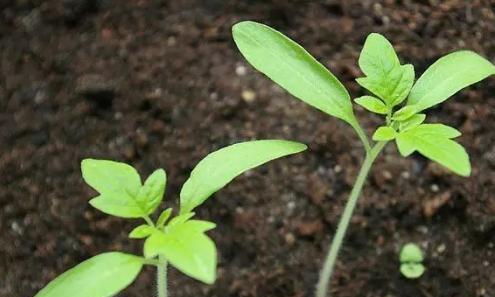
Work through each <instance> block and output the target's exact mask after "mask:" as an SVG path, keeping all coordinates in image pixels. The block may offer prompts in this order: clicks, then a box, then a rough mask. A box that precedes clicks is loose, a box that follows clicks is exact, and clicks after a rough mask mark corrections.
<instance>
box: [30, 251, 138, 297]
mask: <svg viewBox="0 0 495 297" xmlns="http://www.w3.org/2000/svg"><path fill="white" fill-rule="evenodd" d="M142 266H143V259H142V258H140V257H136V256H134V255H128V254H123V253H119V252H110V253H104V254H100V255H98V256H94V257H92V258H90V259H88V260H86V261H84V262H82V263H80V264H79V265H77V266H75V267H73V268H71V269H69V270H68V271H66V272H64V273H63V274H61V275H60V276H58V277H57V278H56V279H54V280H53V281H51V282H50V283H49V284H48V285H47V286H46V287H44V288H43V289H42V290H41V291H40V292H38V294H36V295H35V297H62V296H70V297H110V296H115V295H116V294H117V293H118V292H120V291H121V290H123V289H124V288H126V287H127V286H129V285H130V284H131V283H132V282H133V281H134V279H135V278H136V276H137V275H138V274H139V272H140V271H141V268H142Z"/></svg>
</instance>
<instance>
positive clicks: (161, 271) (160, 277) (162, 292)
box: [156, 256, 168, 297]
mask: <svg viewBox="0 0 495 297" xmlns="http://www.w3.org/2000/svg"><path fill="white" fill-rule="evenodd" d="M158 259H159V262H160V263H159V264H158V266H157V274H156V280H157V291H158V297H167V296H168V293H167V261H166V260H165V259H164V258H163V256H159V257H158Z"/></svg>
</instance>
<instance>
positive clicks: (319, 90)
mask: <svg viewBox="0 0 495 297" xmlns="http://www.w3.org/2000/svg"><path fill="white" fill-rule="evenodd" d="M232 34H233V37H234V41H235V43H236V45H237V47H238V48H239V50H240V51H241V53H242V55H243V56H244V57H245V58H246V60H247V61H248V62H249V63H250V64H251V65H252V66H253V67H254V68H256V69H257V70H258V71H260V72H262V73H264V74H265V75H266V76H268V77H269V78H270V79H272V80H273V81H274V82H276V83H277V84H279V85H280V86H281V87H282V88H284V89H285V90H287V91H288V92H289V93H290V94H292V95H293V96H295V97H297V98H299V99H300V100H302V101H304V102H306V103H308V104H309V105H311V106H313V107H315V108H317V109H319V110H321V111H323V112H325V113H327V114H329V115H332V116H334V117H337V118H340V119H342V120H344V121H346V122H348V123H350V124H351V125H352V124H355V123H356V121H357V120H356V118H355V116H354V113H353V111H352V104H351V101H350V96H349V93H348V92H347V90H346V89H345V87H344V86H343V85H342V83H341V82H340V81H339V80H338V79H337V78H336V77H335V76H334V75H333V74H332V73H331V72H330V71H329V70H328V69H327V68H325V66H323V65H322V64H321V63H319V62H318V61H317V60H316V59H315V58H313V57H312V56H311V55H310V54H309V53H308V52H307V51H306V50H305V49H304V48H303V47H301V46H300V45H299V44H297V43H296V42H294V41H292V40H291V39H290V38H288V37H287V36H285V35H283V34H282V33H280V32H278V31H276V30H274V29H272V28H270V27H268V26H266V25H263V24H260V23H256V22H251V21H245V22H240V23H237V24H235V25H234V26H233V27H232Z"/></svg>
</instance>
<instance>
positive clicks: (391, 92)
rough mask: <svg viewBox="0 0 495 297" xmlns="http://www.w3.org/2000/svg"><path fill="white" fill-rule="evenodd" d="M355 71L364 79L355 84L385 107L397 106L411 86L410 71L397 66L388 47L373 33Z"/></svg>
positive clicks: (395, 57) (409, 67)
mask: <svg viewBox="0 0 495 297" xmlns="http://www.w3.org/2000/svg"><path fill="white" fill-rule="evenodd" d="M359 67H360V68H361V70H362V71H363V73H364V74H365V75H366V77H361V78H357V79H356V81H357V82H358V84H360V85H361V86H362V87H363V88H366V89H367V90H369V91H370V92H372V93H373V94H375V95H376V96H378V97H380V98H381V99H382V100H383V101H385V103H386V105H387V106H389V107H393V106H395V105H398V104H400V103H401V102H402V101H403V100H404V99H405V98H406V97H407V95H408V94H409V91H410V90H411V87H412V85H413V83H414V67H413V66H412V65H410V64H407V65H400V62H399V58H398V57H397V54H396V53H395V50H394V48H393V46H392V44H390V42H389V41H388V40H387V39H386V38H385V37H383V36H382V35H380V34H377V33H371V34H370V35H368V37H367V38H366V41H365V43H364V46H363V49H362V51H361V54H360V56H359Z"/></svg>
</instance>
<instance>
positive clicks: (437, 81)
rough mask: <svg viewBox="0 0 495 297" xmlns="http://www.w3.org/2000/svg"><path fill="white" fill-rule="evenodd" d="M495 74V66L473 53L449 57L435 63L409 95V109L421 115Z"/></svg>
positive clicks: (459, 53)
mask: <svg viewBox="0 0 495 297" xmlns="http://www.w3.org/2000/svg"><path fill="white" fill-rule="evenodd" d="M493 74H495V66H494V65H493V64H492V63H490V62H489V61H488V60H486V59H484V58H482V57H481V56H479V55H478V54H476V53H474V52H471V51H458V52H454V53H451V54H448V55H446V56H444V57H442V58H440V59H438V61H436V62H435V63H433V64H432V65H431V66H430V67H429V68H428V69H427V70H426V71H425V73H423V75H422V76H421V77H420V78H419V79H418V81H417V82H416V84H415V85H414V87H413V88H412V90H411V93H410V94H409V99H408V102H407V104H408V105H413V104H414V105H416V106H417V107H418V111H421V110H424V109H427V108H430V107H432V106H434V105H436V104H438V103H441V102H443V101H445V100H447V99H448V98H449V97H450V96H452V95H454V94H455V93H457V92H458V91H460V90H461V89H463V88H465V87H467V86H469V85H472V84H474V83H477V82H479V81H480V80H482V79H484V78H486V77H488V76H490V75H493Z"/></svg>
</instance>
